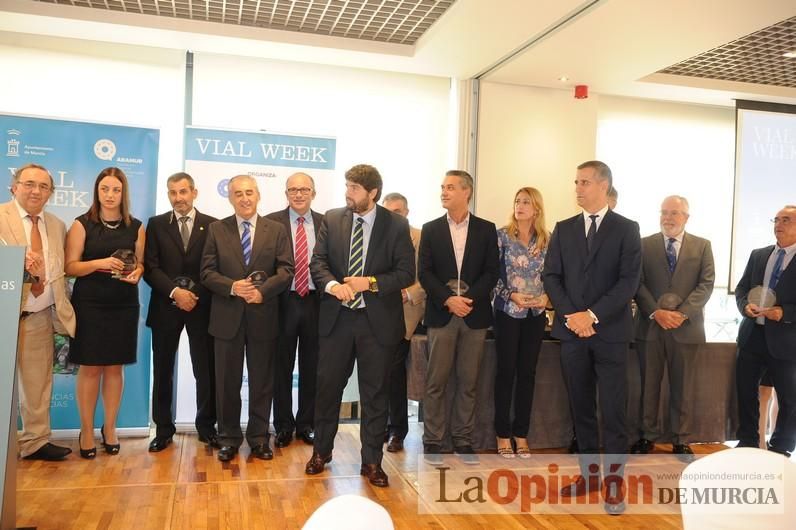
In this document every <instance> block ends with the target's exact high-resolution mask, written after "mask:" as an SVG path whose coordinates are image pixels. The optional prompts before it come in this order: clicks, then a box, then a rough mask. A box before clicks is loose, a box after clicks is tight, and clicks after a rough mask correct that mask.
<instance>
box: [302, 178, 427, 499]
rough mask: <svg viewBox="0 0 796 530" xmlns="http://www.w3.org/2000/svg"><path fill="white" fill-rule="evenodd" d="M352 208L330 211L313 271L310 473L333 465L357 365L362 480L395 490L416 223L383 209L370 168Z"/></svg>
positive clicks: (355, 182) (349, 194)
mask: <svg viewBox="0 0 796 530" xmlns="http://www.w3.org/2000/svg"><path fill="white" fill-rule="evenodd" d="M345 179H346V195H345V199H346V207H345V208H339V209H335V210H330V211H328V212H326V216H325V217H324V220H323V222H322V223H321V228H320V230H319V232H318V234H317V242H316V244H315V251H314V252H313V255H312V261H311V262H310V273H311V275H312V280H313V282H315V287H316V289H318V290H319V291H321V292H322V293H323V294H322V295H321V308H320V319H319V328H318V332H319V335H320V341H319V351H318V380H317V385H318V386H317V395H316V397H317V399H316V400H315V444H314V447H313V452H312V457H311V458H310V460H309V462H307V465H306V467H305V472H306V473H307V474H308V475H316V474H318V473H321V472H322V471H323V469H324V466H325V464H327V463H329V462H331V461H332V449H333V448H334V437H335V435H336V434H337V425H338V418H339V415H340V403H341V400H342V396H343V388H345V385H346V382H347V381H348V378H349V377H350V376H351V373H352V371H353V367H354V360H356V361H357V371H358V374H357V375H358V380H359V392H360V403H361V405H362V422H361V424H360V440H361V442H362V451H361V457H362V467H361V468H360V474H362V475H363V476H365V477H367V479H368V480H369V481H370V483H371V484H372V485H374V486H379V487H385V486H387V485H388V478H387V475H386V474H385V473H384V470H383V469H382V467H381V460H382V456H383V454H382V445H383V441H384V430H385V428H386V427H387V402H388V388H387V385H388V376H389V372H390V367H391V366H392V360H393V357H394V355H395V352H396V349H397V348H398V344H399V343H400V342H401V339H402V338H403V336H404V333H405V331H406V330H405V329H404V328H405V326H404V316H403V301H402V298H401V289H403V288H404V287H408V286H409V285H412V283H413V282H414V279H415V252H414V247H413V246H412V239H411V238H410V236H409V224H408V223H407V220H406V219H405V218H403V217H401V216H400V215H398V214H396V213H393V212H390V211H389V210H387V209H386V208H384V207H382V206H378V205H377V204H376V203H377V201H378V200H379V197H380V196H381V189H382V180H381V175H380V174H379V172H378V170H377V169H376V168H375V167H373V166H369V165H366V164H360V165H356V166H354V167H352V168H351V169H349V170H348V171H347V172H346V174H345Z"/></svg>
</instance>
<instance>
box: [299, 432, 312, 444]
mask: <svg viewBox="0 0 796 530" xmlns="http://www.w3.org/2000/svg"><path fill="white" fill-rule="evenodd" d="M296 439H297V440H301V441H302V442H304V443H305V444H307V445H313V444H314V443H315V433H314V432H312V429H307V430H306V431H301V432H297V433H296Z"/></svg>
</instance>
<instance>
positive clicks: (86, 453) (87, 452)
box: [77, 433, 97, 460]
mask: <svg viewBox="0 0 796 530" xmlns="http://www.w3.org/2000/svg"><path fill="white" fill-rule="evenodd" d="M82 435H83V433H80V434H78V435H77V448H78V449H80V457H81V458H85V459H87V460H91V459H92V458H94V457H96V456H97V446H94V447H92V448H91V449H83V448H82V447H80V437H81V436H82Z"/></svg>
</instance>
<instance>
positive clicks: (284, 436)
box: [274, 431, 293, 447]
mask: <svg viewBox="0 0 796 530" xmlns="http://www.w3.org/2000/svg"><path fill="white" fill-rule="evenodd" d="M292 441H293V433H292V432H290V431H279V432H278V433H276V440H274V445H275V446H277V447H287V446H288V445H290V442H292Z"/></svg>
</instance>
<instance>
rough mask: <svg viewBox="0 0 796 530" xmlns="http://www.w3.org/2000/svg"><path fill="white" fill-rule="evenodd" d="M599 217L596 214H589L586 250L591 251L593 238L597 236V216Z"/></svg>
mask: <svg viewBox="0 0 796 530" xmlns="http://www.w3.org/2000/svg"><path fill="white" fill-rule="evenodd" d="M598 217H600V216H599V215H597V214H593V215H590V216H589V219H591V224H590V225H589V233H588V234H586V250H587V251H588V252H591V246H592V244H594V238H595V236H597V218H598Z"/></svg>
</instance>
